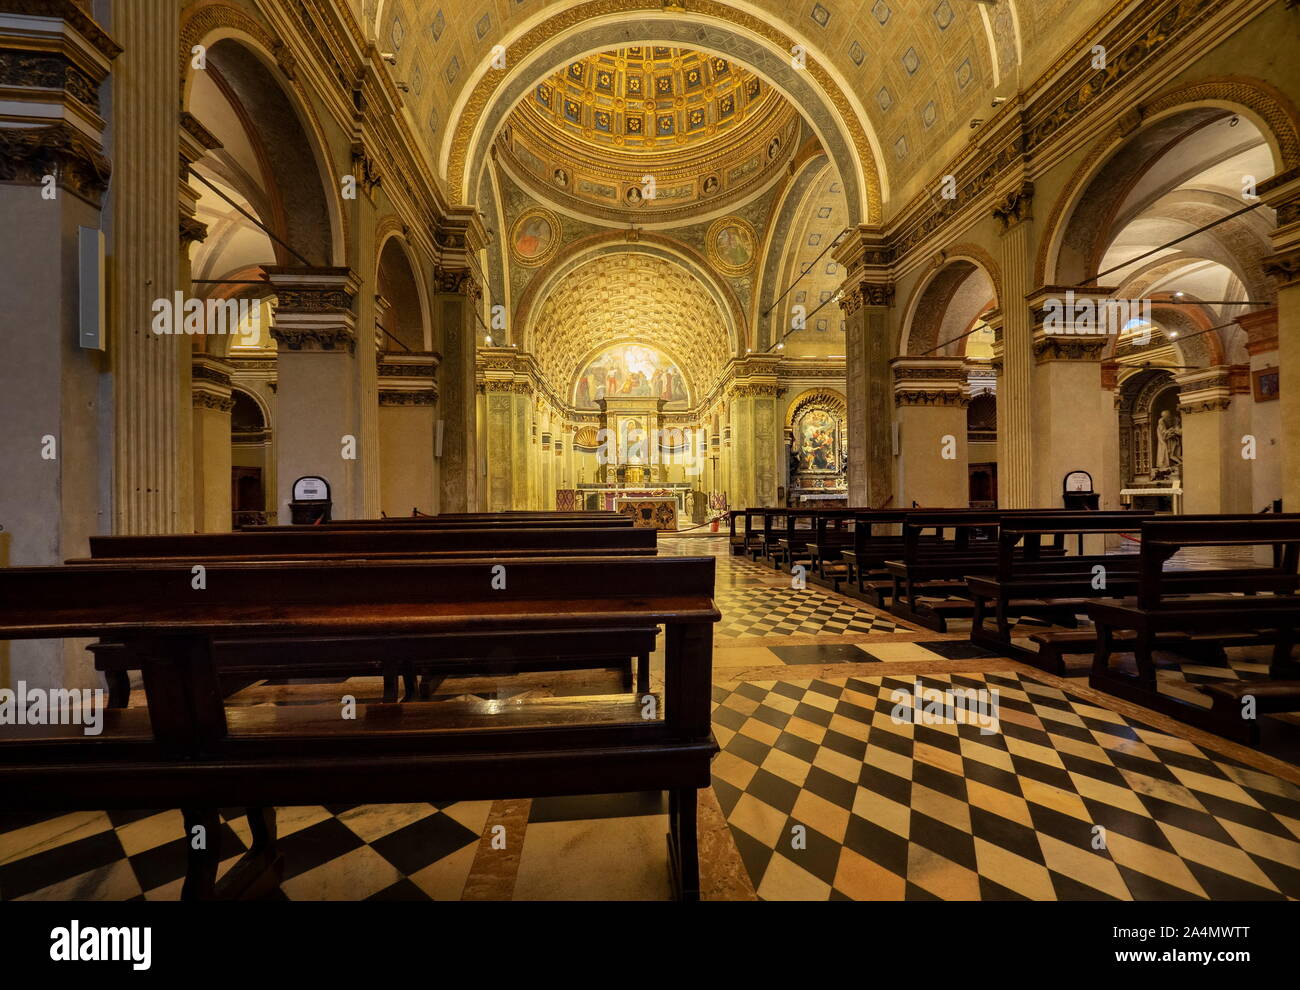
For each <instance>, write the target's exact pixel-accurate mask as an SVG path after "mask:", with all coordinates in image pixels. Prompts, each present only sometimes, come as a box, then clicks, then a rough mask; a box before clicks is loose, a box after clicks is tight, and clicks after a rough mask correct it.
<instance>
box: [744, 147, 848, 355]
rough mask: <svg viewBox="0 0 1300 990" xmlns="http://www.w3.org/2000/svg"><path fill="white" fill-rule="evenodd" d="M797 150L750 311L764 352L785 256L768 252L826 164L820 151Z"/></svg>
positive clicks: (766, 240) (765, 243)
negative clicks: (754, 302) (755, 297)
mask: <svg viewBox="0 0 1300 990" xmlns="http://www.w3.org/2000/svg"><path fill="white" fill-rule="evenodd" d="M804 151H805V149H803V148H801V149H800V151H799V153H798V154H796V156H795V162H793V163H792V166H791V167H792V172H791V174H790V179H789V181H788V182H787V183H786V184H785V188H784V189H782V190H781V194H780V197H779V200H778V202H779V204H780V205H779V206H778V207H777V211H776V216H775V220H774V221H773V222H772V223H770V224H768V229H767V232H766V235H765V237H764V241H763V247H762V251H761V253H760V255H759V256H760V257H761V258H762V259H763V267H762V269H761V271H760V272H759V283H758V284H759V291H758V294H757V299H758V305H757V306H755V307H754V319H753V339H754V341H755V346H756V347H757V348H758V349H759V350H766V349H767V348H768V347H770V346H771V344H772V312H771V311H773V310H775V309H776V306H777V302H776V295H777V293H778V292H779V291H781V289H782V287H781V285H780V284H779V283H780V279H781V269H783V268H784V267H785V260H786V258H785V252H783V251H774V250H772V248H773V246H774V245H775V242H776V238H777V235H778V232H779V231H788V230H790V229H792V225H793V224H794V222H795V218H796V216H797V215H798V213H799V211H800V208H801V207H802V206H803V201H804V197H805V196H806V195H807V194H808V191H809V190H810V189H811V188H812V185H813V183H814V182H816V181H817V179H818V177H819V176H820V175H821V172H822V170H823V169H824V168H826V166H827V165H828V164H830V160H829V159H828V158H827V157H826V154H825V152H823V151H822V150H821V149H820V147H818V148H817V150H816V151H815V153H812V154H805V153H804Z"/></svg>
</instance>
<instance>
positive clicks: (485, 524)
mask: <svg viewBox="0 0 1300 990" xmlns="http://www.w3.org/2000/svg"><path fill="white" fill-rule="evenodd" d="M593 526H594V527H599V528H602V529H608V528H610V527H615V528H617V527H629V528H630V527H631V526H632V520H631V518H630V517H629V516H622V517H620V518H618V519H610V518H608V517H605V516H600V517H591V516H569V517H565V518H561V519H550V518H542V517H536V516H523V517H519V518H503V517H500V516H495V515H494V516H492V517H491V518H485V519H471V518H465V519H440V518H438V517H437V516H420V517H417V518H414V519H412V518H408V517H406V516H403V517H401V518H400V519H338V520H334V521H333V522H327V523H320V524H319V525H314V526H241V527H240V532H258V533H261V532H271V533H274V532H277V531H279V532H292V531H295V530H344V529H367V530H376V529H387V530H396V531H399V532H406V531H408V530H419V529H590V528H592V527H593Z"/></svg>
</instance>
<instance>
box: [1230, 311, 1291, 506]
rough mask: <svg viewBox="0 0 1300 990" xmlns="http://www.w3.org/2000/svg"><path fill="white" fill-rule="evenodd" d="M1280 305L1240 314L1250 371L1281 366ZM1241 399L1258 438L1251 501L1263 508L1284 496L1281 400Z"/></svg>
mask: <svg viewBox="0 0 1300 990" xmlns="http://www.w3.org/2000/svg"><path fill="white" fill-rule="evenodd" d="M1277 316H1278V313H1277V307H1276V306H1269V307H1268V308H1267V309H1257V310H1254V311H1253V312H1250V313H1243V314H1242V315H1241V316H1238V317H1237V326H1239V327H1241V329H1242V330H1243V331H1244V332H1245V334H1246V353H1247V354H1249V355H1250V373H1251V375H1252V376H1253V375H1255V374H1256V373H1257V372H1261V371H1271V370H1277V368H1278V360H1279V359H1278V339H1277ZM1241 402H1242V403H1243V404H1245V405H1246V406H1247V407H1248V408H1249V409H1250V422H1249V424H1248V425H1249V432H1250V435H1251V436H1253V437H1254V438H1255V459H1254V460H1253V461H1251V462H1250V504H1251V505H1252V506H1254V508H1255V509H1262V508H1263V507H1264V506H1266V505H1268V504H1269V503H1270V502H1272V501H1273V500H1274V499H1278V498H1282V454H1283V450H1284V447H1283V444H1284V443H1285V442H1286V441H1285V439H1284V438H1283V436H1282V432H1281V429H1280V426H1281V405H1282V403H1281V401H1280V400H1279V399H1271V400H1266V401H1264V402H1259V401H1254V400H1253V399H1251V398H1247V397H1246V396H1243V397H1242V399H1241Z"/></svg>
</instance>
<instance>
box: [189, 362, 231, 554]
mask: <svg viewBox="0 0 1300 990" xmlns="http://www.w3.org/2000/svg"><path fill="white" fill-rule="evenodd" d="M191 396H192V400H191V401H192V403H193V407H194V421H193V430H194V447H193V449H194V453H195V463H194V475H193V477H194V497H195V505H194V528H195V530H197V531H198V532H200V533H228V532H230V529H231V523H232V518H233V517H232V515H231V503H230V468H231V449H230V410H232V409H233V408H234V407H235V400H234V399H233V398H231V388H230V366H229V365H228V364H226V363H225V362H224V361H222V360H221V359H220V358H215V357H212V356H211V355H209V354H196V355H194V365H193V369H192V371H191Z"/></svg>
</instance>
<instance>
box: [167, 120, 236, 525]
mask: <svg viewBox="0 0 1300 990" xmlns="http://www.w3.org/2000/svg"><path fill="white" fill-rule="evenodd" d="M179 133H180V195H179V206H180V223H179V230H178V235H179V238H180V252H179V254H178V256H177V257H178V259H179V264H178V266H177V273H176V274H177V281H176V288H177V289H179V290H180V291H181V292H183V293H184V294H185V295H186V296H195V297H203V296H204V295H205V294H203V293H196V292H195V291H194V284H193V282H192V281H191V280H192V278H193V272H192V269H191V263H190V251H191V250H192V249H193V247H194V245H195V244H197V243H201V242H202V241H204V240H206V239H207V236H208V228H207V227H206V226H205V225H204V224H202V223H201V222H200V221H199V220H198V217H197V215H196V214H197V212H198V202H199V191H198V190H197V189H195V188H194V186H193V185H192V184H191V183H190V182H189V178H190V169H191V166H193V165H194V163H195V162H197V161H198V160H199V159H200V158H202V157H203V156H204V155H205V154H207V153H208V152H209V151H211V150H215V149H217V148H220V147H221V142H220V141H218V140H217V138H216V136H215V135H214V134H212V132H211V131H209V130H208V129H207V128H206V127H204V126H203V124H202V123H200V122H199V120H198V118H197V117H195V116H194V115H193V114H191V113H188V112H183V113H181V115H180V127H179ZM177 346H178V347H179V348H180V350H181V359H182V360H181V364H180V368H181V389H182V391H188V393H189V395H190V409H189V410H188V412H189V416H190V424H189V429H187V430H185V429H183V430H182V431H181V438H182V440H183V441H184V449H183V452H182V453H183V456H182V460H183V461H186V462H188V463H190V464H192V465H193V471H191V472H190V473H188V474H186V475H183V476H182V477H181V483H182V488H183V491H182V497H183V498H184V499H186V500H187V501H189V502H192V504H193V519H194V527H193V528H194V529H195V531H196V532H200V533H224V532H228V531H229V530H230V528H231V525H232V521H233V517H232V514H231V510H232V504H231V490H230V482H231V476H230V468H231V461H232V452H231V446H230V444H231V436H230V410H231V409H232V408H234V400H233V399H231V391H230V368H229V366H228V365H226V363H225V362H224V361H222V360H221V359H220V358H219V357H214V356H212V355H211V354H210V353H209V352H208V351H209V347H210V346H211V342H210V341H209V339H208V338H207V337H206V336H201V337H193V338H191V337H184V338H180V339H178V341H177Z"/></svg>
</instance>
